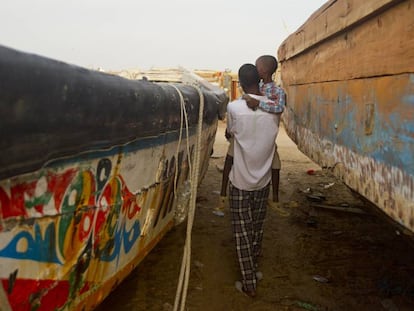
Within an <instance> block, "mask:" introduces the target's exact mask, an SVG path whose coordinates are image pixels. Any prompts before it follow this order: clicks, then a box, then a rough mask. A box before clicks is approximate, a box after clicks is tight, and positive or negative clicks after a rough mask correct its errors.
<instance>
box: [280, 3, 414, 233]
mask: <svg viewBox="0 0 414 311" xmlns="http://www.w3.org/2000/svg"><path fill="white" fill-rule="evenodd" d="M412 16H414V1H389V0H370V1H357V0H355V1H342V0H338V1H329V2H327V3H326V4H325V5H324V6H323V7H321V8H320V9H319V10H318V11H316V12H315V13H314V14H313V15H312V16H311V17H310V18H309V19H308V20H307V21H306V23H305V24H304V25H302V26H301V27H300V28H299V29H298V30H297V31H296V32H295V33H294V34H292V35H290V36H289V37H288V38H287V39H286V40H285V41H284V42H283V44H282V45H281V46H280V48H279V50H278V57H279V60H280V61H281V73H282V83H283V87H284V88H285V89H286V92H287V96H288V106H287V109H286V111H285V113H284V116H283V119H284V124H285V126H286V128H287V132H288V134H289V136H290V137H291V138H292V139H293V140H294V141H295V142H296V143H297V145H298V148H299V149H300V150H301V151H302V152H304V153H305V154H306V155H308V156H309V157H310V158H311V159H313V160H314V161H315V162H317V163H318V164H319V165H321V166H322V167H327V168H332V169H333V172H334V173H335V174H336V175H337V176H338V177H339V178H341V179H342V180H343V181H344V182H345V183H346V184H347V185H348V186H349V187H350V188H352V189H354V190H355V191H357V192H358V193H360V194H361V195H363V196H364V197H365V198H367V199H368V200H369V201H371V202H372V203H374V204H375V205H376V206H377V207H378V208H379V209H380V210H381V211H383V212H384V213H385V214H386V215H388V216H389V217H391V219H393V220H394V221H396V222H397V223H398V224H400V225H402V226H403V228H405V229H406V232H407V233H413V232H414V156H413V154H414V31H412V30H414V19H413V18H412Z"/></svg>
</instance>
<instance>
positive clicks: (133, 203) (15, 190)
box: [0, 123, 217, 310]
mask: <svg viewBox="0 0 414 311" xmlns="http://www.w3.org/2000/svg"><path fill="white" fill-rule="evenodd" d="M216 128H217V123H213V124H211V125H210V126H208V127H205V128H204V130H203V134H202V136H203V137H202V141H203V147H202V150H201V158H202V159H201V163H202V166H201V167H202V171H203V172H205V170H206V166H207V165H208V159H209V155H210V153H211V151H212V146H213V143H214V137H215V133H216ZM170 135H173V136H175V137H176V138H178V133H177V132H175V133H170ZM195 139H196V138H195V134H192V135H191V136H190V139H189V142H190V149H191V153H192V154H191V156H190V159H191V158H192V156H193V153H194V147H193V146H194V143H195ZM154 140H156V138H154ZM185 143H186V142H185V139H184V140H183V141H182V144H181V148H180V150H179V152H178V158H176V154H177V153H176V152H177V140H172V141H171V142H169V143H166V144H154V145H152V146H151V147H148V148H139V147H137V146H140V144H141V142H139V141H137V142H134V143H130V144H128V145H127V146H124V148H121V149H122V150H121V149H119V148H114V149H112V150H109V151H108V150H105V151H102V152H100V151H95V152H93V153H86V154H81V155H78V156H76V157H71V158H67V159H63V160H59V161H55V163H52V164H50V165H48V166H47V167H45V168H44V169H41V170H38V171H35V172H33V173H28V174H24V175H20V176H16V177H13V178H10V179H5V180H2V181H1V182H0V202H1V209H0V211H1V222H0V225H1V229H0V262H1V265H2V268H1V270H0V280H1V284H2V285H3V289H4V292H5V294H6V296H7V297H8V303H9V304H10V306H11V309H12V310H34V309H36V310H67V309H70V310H72V309H79V310H89V309H91V308H93V307H94V306H96V305H97V304H99V303H100V302H101V301H102V300H103V299H104V298H105V297H106V295H107V294H108V293H109V291H110V290H111V289H112V288H113V287H114V286H116V285H117V284H118V283H119V282H120V281H121V280H122V279H123V278H124V277H125V276H127V275H128V273H129V272H130V271H131V270H132V269H133V268H134V267H135V266H136V265H137V264H138V262H139V261H141V260H142V259H143V258H144V256H145V255H146V254H147V253H148V252H149V251H150V249H151V248H152V247H153V246H154V245H155V244H156V242H158V240H159V239H160V238H161V237H162V236H163V235H164V234H165V233H166V231H168V229H169V228H170V227H171V226H172V225H173V224H174V216H175V212H176V207H177V204H179V203H180V202H178V201H177V200H176V199H175V197H174V179H175V175H176V168H178V171H177V173H178V175H177V176H178V182H177V186H178V190H179V192H180V193H183V190H185V189H183V188H185V187H186V185H187V182H188V160H189V158H188V156H187V154H186V148H185ZM123 150H128V151H126V152H125V151H123ZM102 155H103V156H102ZM3 303H4V302H3Z"/></svg>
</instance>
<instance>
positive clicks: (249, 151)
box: [227, 94, 280, 191]
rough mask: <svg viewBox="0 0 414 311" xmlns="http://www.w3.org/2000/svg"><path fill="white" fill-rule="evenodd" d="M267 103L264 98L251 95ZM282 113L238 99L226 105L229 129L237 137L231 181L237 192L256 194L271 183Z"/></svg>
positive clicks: (235, 138)
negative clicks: (256, 191) (239, 190)
mask: <svg viewBox="0 0 414 311" xmlns="http://www.w3.org/2000/svg"><path fill="white" fill-rule="evenodd" d="M249 95H250V96H251V97H253V98H255V99H257V100H262V101H266V100H267V98H266V97H265V96H258V95H253V94H249ZM279 122H280V114H274V113H268V112H264V111H262V110H260V109H257V110H254V111H253V110H252V109H250V108H249V107H248V106H247V104H246V101H245V100H243V99H237V100H235V101H232V102H231V103H229V104H228V106H227V129H228V131H229V132H230V133H231V134H232V135H233V137H234V157H233V166H232V169H231V171H230V175H229V179H230V181H231V183H232V184H233V185H234V186H235V187H236V188H238V189H241V190H246V191H253V190H259V189H262V188H263V187H265V186H266V185H267V184H268V183H269V182H270V180H271V176H272V160H273V155H274V150H275V140H276V136H277V133H278V131H279Z"/></svg>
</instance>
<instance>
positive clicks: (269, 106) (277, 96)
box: [243, 88, 286, 113]
mask: <svg viewBox="0 0 414 311" xmlns="http://www.w3.org/2000/svg"><path fill="white" fill-rule="evenodd" d="M265 95H266V97H267V98H268V100H267V101H258V100H257V99H254V98H252V97H250V96H249V95H243V99H244V100H246V103H247V106H248V107H249V108H250V109H253V110H256V109H257V108H260V109H262V110H263V111H266V112H269V113H282V112H283V111H284V109H285V106H286V93H285V92H284V91H283V89H282V88H270V89H268V90H266V94H265Z"/></svg>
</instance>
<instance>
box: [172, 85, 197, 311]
mask: <svg viewBox="0 0 414 311" xmlns="http://www.w3.org/2000/svg"><path fill="white" fill-rule="evenodd" d="M172 86H173V87H174V88H175V89H176V91H177V92H178V95H179V97H180V103H181V128H180V137H179V142H178V147H177V153H178V150H179V147H180V144H181V138H182V135H181V132H182V129H183V116H184V118H185V126H186V134H187V154H188V159H189V161H188V163H189V173H190V181H191V192H190V202H189V204H190V206H189V209H188V216H187V217H188V218H187V233H186V241H185V245H184V252H183V260H182V262H181V270H180V277H179V280H178V285H177V292H176V295H175V301H174V309H173V310H174V311H177V310H178V305H179V304H180V310H181V311H184V308H185V303H186V299H187V290H188V282H189V278H190V265H191V231H192V228H193V223H194V214H195V206H196V199H197V187H198V177H199V173H200V154H201V135H202V129H203V112H204V96H203V93H202V92H201V89H200V88H199V87H198V86H195V85H193V87H194V88H195V89H196V90H197V92H198V94H199V97H200V105H199V114H198V126H197V141H196V146H195V154H194V159H193V165H191V161H190V148H189V142H188V140H189V135H188V119H187V111H186V109H185V102H184V97H183V95H182V94H181V92H180V90H179V89H178V88H177V87H176V86H175V85H172ZM175 158H176V161H177V159H178V154H177V156H176V157H175ZM193 166H194V167H193ZM177 172H178V167H177V166H176V175H175V179H174V191H176V185H177V176H178V175H177V174H178V173H177Z"/></svg>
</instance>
